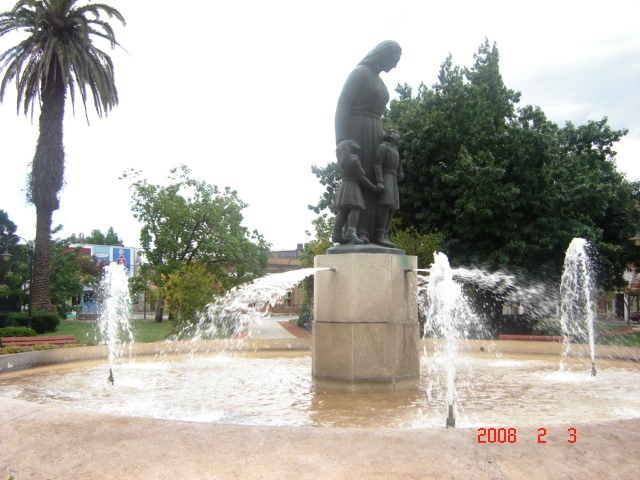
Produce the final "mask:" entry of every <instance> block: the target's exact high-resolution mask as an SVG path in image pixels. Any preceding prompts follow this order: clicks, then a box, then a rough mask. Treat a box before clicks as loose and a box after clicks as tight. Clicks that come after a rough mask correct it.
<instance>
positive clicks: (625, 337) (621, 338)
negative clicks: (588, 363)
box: [596, 332, 640, 347]
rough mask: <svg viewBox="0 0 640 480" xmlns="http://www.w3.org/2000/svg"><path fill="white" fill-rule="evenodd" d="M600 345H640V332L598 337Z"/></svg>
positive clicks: (597, 341)
mask: <svg viewBox="0 0 640 480" xmlns="http://www.w3.org/2000/svg"><path fill="white" fill-rule="evenodd" d="M596 343H597V344H598V345H620V346H622V347H640V332H635V333H625V334H621V335H606V336H602V337H598V339H597V340H596Z"/></svg>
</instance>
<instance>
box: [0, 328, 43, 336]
mask: <svg viewBox="0 0 640 480" xmlns="http://www.w3.org/2000/svg"><path fill="white" fill-rule="evenodd" d="M36 335H37V333H36V331H35V330H34V329H32V328H27V327H4V328H0V337H35V336H36Z"/></svg>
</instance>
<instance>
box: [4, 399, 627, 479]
mask: <svg viewBox="0 0 640 480" xmlns="http://www.w3.org/2000/svg"><path fill="white" fill-rule="evenodd" d="M505 427H509V428H516V426H512V425H505ZM544 427H545V426H544V425H540V426H539V427H523V428H517V435H516V437H515V441H514V442H512V443H503V444H499V443H494V444H479V443H478V437H479V434H480V433H479V431H478V429H471V428H465V429H445V428H439V429H409V430H372V429H332V428H309V427H307V428H292V427H254V426H236V425H218V424H202V423H188V422H178V421H168V420H154V419H145V418H129V417H118V416H112V415H104V414H94V413H87V412H81V411H77V410H73V409H72V408H67V407H59V406H44V405H39V404H35V403H29V402H25V401H22V400H15V399H10V398H2V397H0V438H1V439H2V449H1V450H0V458H1V461H0V478H2V479H5V478H9V477H10V476H13V477H15V478H16V480H22V479H27V478H38V479H45V478H61V479H64V478H83V479H113V478H127V479H130V480H135V479H144V480H147V479H149V478H153V479H173V478H189V479H192V480H197V479H245V478H261V479H282V480H287V479H296V480H298V479H303V480H304V479H314V480H315V479H317V478H324V479H330V480H331V479H345V478H349V479H356V480H357V479H367V480H370V479H396V478H406V479H409V478H411V479H417V478H421V479H422V478H448V479H471V478H473V479H479V480H484V479H499V478H500V479H507V478H518V479H536V480H540V479H543V480H544V479H557V478H581V479H596V478H597V479H601V478H614V477H615V478H640V462H638V461H637V459H636V455H635V453H634V452H635V448H636V446H637V445H638V442H640V420H626V421H615V422H607V423H598V424H585V425H563V426H556V427H548V428H547V430H546V433H547V435H546V436H545V437H544V439H545V441H546V443H545V444H539V443H538V435H539V431H538V428H544ZM568 428H575V429H576V433H577V441H576V442H575V443H569V442H568V440H569V439H570V438H571V437H570V433H571V432H569V431H568Z"/></svg>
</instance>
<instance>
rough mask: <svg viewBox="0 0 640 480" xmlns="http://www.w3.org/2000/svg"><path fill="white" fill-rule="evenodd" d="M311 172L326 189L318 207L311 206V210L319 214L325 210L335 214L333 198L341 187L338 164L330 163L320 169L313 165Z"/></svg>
mask: <svg viewBox="0 0 640 480" xmlns="http://www.w3.org/2000/svg"><path fill="white" fill-rule="evenodd" d="M311 172H312V173H313V174H314V175H315V176H316V177H317V178H318V181H319V182H320V185H322V186H324V187H325V191H324V192H323V193H322V196H321V197H320V200H319V201H318V204H317V205H315V206H314V205H309V209H310V210H313V211H314V212H316V213H317V214H320V212H322V211H324V210H329V211H331V212H333V213H335V211H334V208H333V197H334V195H335V193H336V190H337V189H338V185H340V173H339V172H338V163H337V162H329V163H328V164H327V166H326V167H318V166H317V165H312V167H311Z"/></svg>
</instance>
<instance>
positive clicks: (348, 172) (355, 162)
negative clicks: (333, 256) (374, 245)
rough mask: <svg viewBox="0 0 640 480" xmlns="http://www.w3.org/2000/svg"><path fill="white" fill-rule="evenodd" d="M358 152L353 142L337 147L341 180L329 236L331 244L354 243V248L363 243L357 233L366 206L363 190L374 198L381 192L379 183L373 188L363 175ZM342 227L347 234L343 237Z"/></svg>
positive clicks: (344, 142)
mask: <svg viewBox="0 0 640 480" xmlns="http://www.w3.org/2000/svg"><path fill="white" fill-rule="evenodd" d="M359 150H360V147H359V145H358V144H357V143H356V142H354V141H353V140H343V141H342V142H340V143H339V144H338V146H337V147H336V158H337V160H338V171H339V172H340V178H341V180H340V185H339V186H338V190H337V191H336V196H335V199H334V206H335V207H336V210H338V213H337V215H336V219H335V223H334V225H333V233H332V235H331V241H332V242H334V243H343V244H344V243H353V244H356V245H362V244H363V243H364V242H363V241H362V240H361V239H360V238H358V234H357V231H356V228H357V226H358V220H359V219H360V213H361V212H362V211H363V210H364V207H365V205H364V198H363V191H368V192H370V193H371V194H372V195H374V196H377V195H380V194H381V193H382V192H383V191H384V187H383V186H382V183H380V184H378V185H377V186H376V185H374V184H373V183H371V181H370V180H369V179H368V178H367V177H366V176H365V174H364V169H363V168H362V165H361V164H360V158H358V156H357V155H356V153H357V152H358V151H359ZM345 224H346V225H347V231H346V233H345V234H344V235H343V228H344V226H345Z"/></svg>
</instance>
